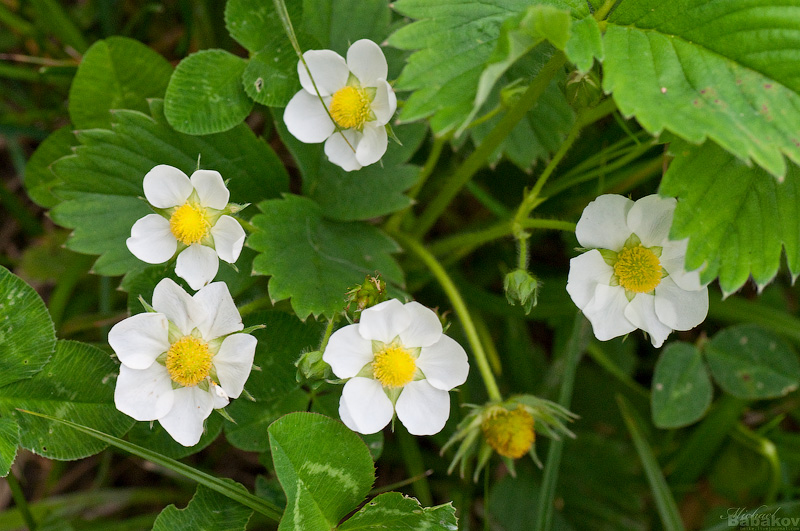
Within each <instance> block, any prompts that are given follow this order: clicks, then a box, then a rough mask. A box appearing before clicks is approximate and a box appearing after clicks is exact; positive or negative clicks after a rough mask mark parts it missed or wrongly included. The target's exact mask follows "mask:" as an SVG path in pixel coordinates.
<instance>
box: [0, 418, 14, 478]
mask: <svg viewBox="0 0 800 531" xmlns="http://www.w3.org/2000/svg"><path fill="white" fill-rule="evenodd" d="M17 446H19V424H17V421H16V420H15V419H14V417H0V477H3V478H4V477H6V476H7V475H8V473H9V472H10V471H11V465H13V464H14V459H16V457H17Z"/></svg>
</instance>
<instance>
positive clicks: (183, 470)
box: [17, 409, 283, 522]
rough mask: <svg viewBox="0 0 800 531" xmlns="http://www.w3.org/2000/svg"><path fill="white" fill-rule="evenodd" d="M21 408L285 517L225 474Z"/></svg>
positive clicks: (269, 513) (261, 510)
mask: <svg viewBox="0 0 800 531" xmlns="http://www.w3.org/2000/svg"><path fill="white" fill-rule="evenodd" d="M17 411H20V412H21V413H26V414H28V415H34V416H37V417H42V418H45V419H47V420H49V421H51V422H59V423H61V424H64V425H66V426H69V427H70V428H73V429H75V430H78V431H80V432H82V433H85V434H87V435H90V436H92V437H94V438H95V439H99V440H101V441H103V442H105V443H107V444H110V445H111V446H114V447H116V448H119V449H120V450H123V451H125V452H128V453H130V454H133V455H135V456H137V457H141V458H142V459H146V460H147V461H150V462H151V463H154V464H156V465H160V466H163V467H164V468H167V469H169V470H172V471H173V472H175V473H177V474H180V475H181V476H183V477H185V478H188V479H190V480H192V481H196V482H197V483H200V484H202V485H205V486H206V487H208V488H209V489H211V490H213V491H215V492H218V493H220V494H222V495H223V496H226V497H228V498H230V499H232V500H234V501H236V502H239V503H241V504H242V505H244V506H245V507H249V508H251V509H253V510H254V511H257V512H259V513H261V514H263V515H264V516H266V517H268V518H270V519H272V520H273V521H275V522H278V521H280V519H281V515H282V512H283V511H282V510H281V508H280V507H278V506H277V505H274V504H272V503H270V502H269V501H267V500H265V499H263V498H259V497H258V496H255V495H253V494H250V493H249V492H244V491H242V490H240V489H238V488H234V487H233V486H232V485H231V483H229V482H228V481H226V480H224V479H222V478H217V477H215V476H212V475H210V474H206V473H205V472H202V471H200V470H197V469H195V468H192V467H190V466H189V465H186V464H184V463H181V462H180V461H176V460H174V459H170V458H168V457H164V456H163V455H161V454H159V453H158V452H154V451H153V450H149V449H147V448H142V447H141V446H137V445H135V444H133V443H130V442H128V441H123V440H122V439H118V438H117V437H113V436H111V435H108V434H106V433H103V432H102V431H99V430H95V429H94V428H89V427H87V426H83V425H81V424H76V423H74V422H70V421H68V420H64V419H60V418H56V417H51V416H50V415H44V414H42V413H35V412H33V411H27V410H24V409H17Z"/></svg>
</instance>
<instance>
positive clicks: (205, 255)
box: [175, 243, 219, 289]
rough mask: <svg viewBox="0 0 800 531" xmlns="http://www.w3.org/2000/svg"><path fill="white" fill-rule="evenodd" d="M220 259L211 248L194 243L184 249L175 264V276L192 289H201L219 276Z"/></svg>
mask: <svg viewBox="0 0 800 531" xmlns="http://www.w3.org/2000/svg"><path fill="white" fill-rule="evenodd" d="M217 271H219V257H217V252H216V251H215V250H214V249H212V248H211V247H206V246H205V245H200V244H199V243H193V244H192V245H190V246H189V247H187V248H186V249H184V250H183V251H182V252H181V253H180V254H179V255H178V260H177V261H176V262H175V274H176V275H178V276H179V277H181V278H182V279H183V280H185V281H186V283H187V284H189V287H191V288H192V289H200V288H202V287H203V286H205V285H206V284H208V283H209V282H211V281H212V280H214V277H215V276H217Z"/></svg>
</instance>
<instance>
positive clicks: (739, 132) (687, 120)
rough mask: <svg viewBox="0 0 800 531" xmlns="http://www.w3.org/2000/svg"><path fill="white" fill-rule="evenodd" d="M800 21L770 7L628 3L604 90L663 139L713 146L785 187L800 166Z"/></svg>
mask: <svg viewBox="0 0 800 531" xmlns="http://www.w3.org/2000/svg"><path fill="white" fill-rule="evenodd" d="M798 26H800V11H798V10H797V9H796V7H795V6H793V5H789V4H786V5H775V3H774V2H771V1H769V0H730V1H727V2H705V3H702V4H698V3H697V2H695V1H694V0H676V1H673V2H662V1H661V0H641V1H637V2H622V3H620V4H619V7H618V8H617V9H616V10H615V11H614V12H613V14H612V15H611V17H610V19H609V24H608V26H607V28H606V33H605V41H604V44H605V62H604V63H603V68H604V72H603V74H604V75H603V88H604V89H605V91H606V92H612V93H613V96H614V100H615V101H616V103H617V106H618V107H619V109H620V111H622V113H623V114H624V115H626V116H635V117H636V119H637V120H638V121H639V123H640V124H641V125H642V126H643V127H644V128H645V129H647V130H648V131H649V132H651V133H653V134H659V133H660V132H661V131H663V130H665V129H666V130H669V131H672V132H673V133H675V134H677V135H678V136H680V137H682V138H684V139H686V140H689V141H691V142H693V143H700V142H702V141H703V140H705V139H706V138H710V139H711V140H713V141H714V142H716V143H718V144H719V145H720V146H722V147H723V148H724V149H726V150H727V151H729V152H731V153H734V154H735V155H736V156H738V157H739V158H741V159H742V160H748V159H751V160H753V161H754V162H756V163H757V164H758V165H760V166H762V167H763V168H764V169H765V170H767V171H768V172H769V173H771V174H772V175H775V176H776V177H780V176H783V175H784V174H785V172H786V164H785V161H784V159H783V155H787V156H788V157H789V158H790V159H792V160H793V161H794V162H796V163H800V136H799V135H798V131H800V96H798V90H800V77H798V76H797V69H796V68H795V67H794V64H795V63H796V53H795V52H794V50H796V49H797V48H798V45H800V33H798V32H797V31H796V28H797V27H798Z"/></svg>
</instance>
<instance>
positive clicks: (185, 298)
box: [153, 278, 203, 335]
mask: <svg viewBox="0 0 800 531" xmlns="http://www.w3.org/2000/svg"><path fill="white" fill-rule="evenodd" d="M153 309H154V310H156V311H157V312H159V313H163V314H164V315H166V316H167V319H169V321H170V322H171V323H172V324H174V325H175V326H177V327H178V330H180V331H181V333H182V334H183V335H189V334H190V333H191V331H192V329H193V328H195V327H196V326H197V323H198V322H200V320H201V319H202V317H203V314H202V312H201V310H200V309H199V308H198V306H197V303H196V302H195V301H194V300H192V297H191V295H189V294H188V293H186V292H185V291H184V290H183V288H182V287H180V286H179V285H178V284H176V283H175V281H174V280H172V279H171V278H165V279H163V280H162V281H161V282H159V283H158V284H157V285H156V289H155V290H153Z"/></svg>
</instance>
